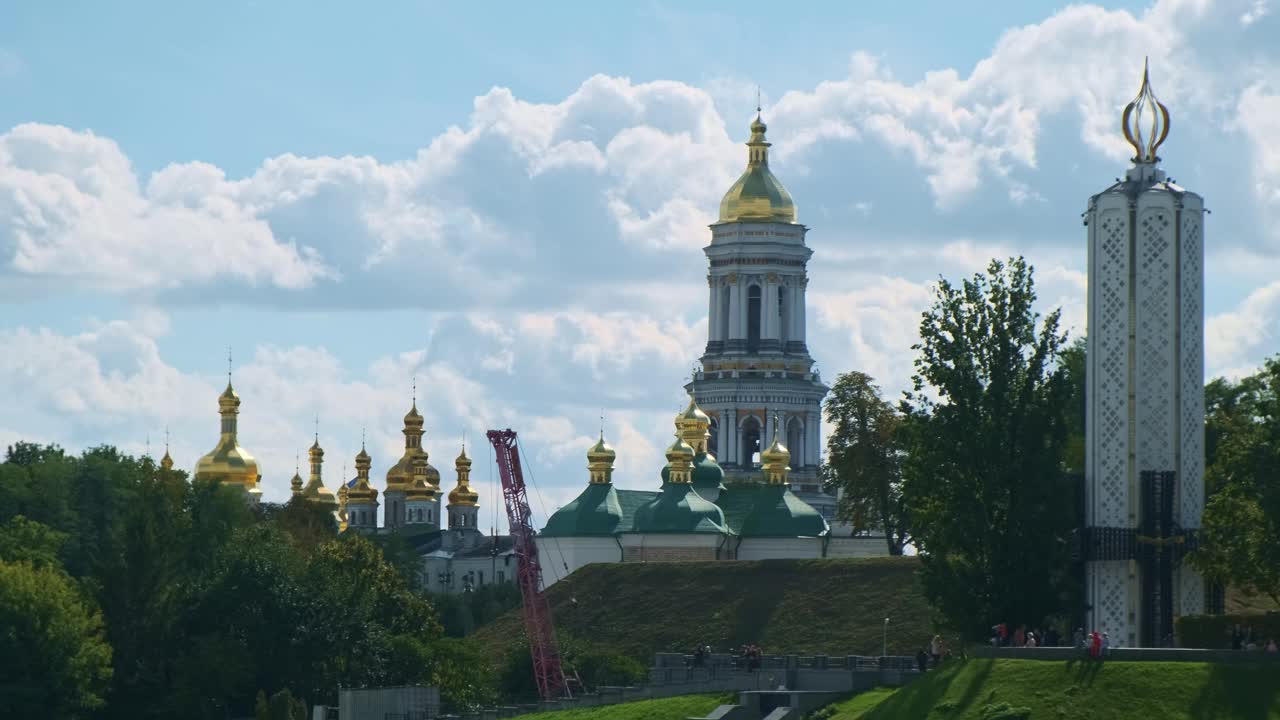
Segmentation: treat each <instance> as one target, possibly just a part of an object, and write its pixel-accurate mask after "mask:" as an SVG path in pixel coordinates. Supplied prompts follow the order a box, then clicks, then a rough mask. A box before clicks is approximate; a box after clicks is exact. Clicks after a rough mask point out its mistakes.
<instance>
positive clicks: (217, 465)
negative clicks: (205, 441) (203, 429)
mask: <svg viewBox="0 0 1280 720" xmlns="http://www.w3.org/2000/svg"><path fill="white" fill-rule="evenodd" d="M239 412H240V397H239V396H238V395H236V391H235V390H233V389H232V387H231V381H230V380H228V381H227V389H226V390H224V391H222V394H221V395H219V396H218V414H219V415H221V416H222V433H221V436H220V437H219V439H218V445H217V447H215V448H214V449H213V450H211V451H209V452H208V453H207V454H206V455H205V456H204V457H202V458H200V459H199V460H197V461H196V471H195V477H196V479H197V480H217V481H218V482H221V483H222V484H224V485H239V486H241V487H242V488H244V489H245V490H246V491H247V492H249V493H250V494H253V495H260V494H261V493H262V491H261V490H259V489H258V481H259V480H261V479H262V475H261V474H260V473H259V472H258V461H257V460H255V459H254V458H253V455H250V454H249V451H248V450H245V449H244V448H242V447H240V444H239V442H238V440H237V438H236V415H238V414H239Z"/></svg>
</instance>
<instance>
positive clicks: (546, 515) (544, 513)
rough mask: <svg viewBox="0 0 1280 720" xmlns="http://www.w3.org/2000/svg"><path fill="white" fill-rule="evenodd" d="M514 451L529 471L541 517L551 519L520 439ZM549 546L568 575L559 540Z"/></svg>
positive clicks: (554, 540) (517, 438)
mask: <svg viewBox="0 0 1280 720" xmlns="http://www.w3.org/2000/svg"><path fill="white" fill-rule="evenodd" d="M516 449H517V450H518V451H519V452H520V457H521V459H523V460H525V461H526V462H525V463H524V467H526V468H528V470H529V484H530V485H533V494H534V496H535V497H537V498H538V508H539V509H541V510H542V516H543V517H544V518H547V519H548V520H550V519H551V513H549V512H547V505H546V503H544V502H543V501H542V493H541V492H539V491H538V480H537V478H535V477H534V476H533V465H532V464H531V463H528V462H527V461H528V459H529V455H528V454H527V453H525V451H524V446H523V445H521V444H520V438H519V437H516ZM551 544H552V545H554V546H555V548H556V555H559V556H560V565H561V566H563V567H564V574H565V576H568V574H569V563H568V562H566V561H565V559H564V553H563V552H561V550H560V538H558V537H556V536H555V535H552V536H551Z"/></svg>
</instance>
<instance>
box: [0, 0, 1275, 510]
mask: <svg viewBox="0 0 1280 720" xmlns="http://www.w3.org/2000/svg"><path fill="white" fill-rule="evenodd" d="M872 5H876V6H874V7H873V6H872ZM962 5H966V4H959V3H947V2H921V3H915V4H913V5H912V6H911V7H910V9H909V10H907V9H903V6H901V5H900V4H899V5H898V6H897V7H894V6H893V4H889V3H884V4H869V3H837V2H830V3H803V4H800V5H799V6H788V7H785V8H784V7H783V6H782V5H779V4H777V3H769V4H765V3H760V2H750V1H742V2H735V3H710V2H706V3H662V2H647V3H646V2H640V3H630V4H618V3H586V2H581V3H577V2H565V3H552V4H545V3H544V4H541V5H537V6H535V5H532V4H523V5H519V6H517V5H510V6H507V7H503V8H500V9H495V7H494V6H492V5H485V4H483V3H448V4H446V3H429V2H384V3H359V4H357V3H336V2H301V1H298V2H265V1H264V2H232V1H228V2H224V3H218V4H216V6H214V5H209V6H202V5H199V4H194V3H160V2H141V1H140V2H132V3H113V4H108V3H93V2H80V3H76V2H63V3H38V2H12V3H4V4H0V342H2V343H3V345H4V347H5V352H4V353H2V354H0V389H3V391H4V395H5V402H3V403H0V444H3V445H8V444H10V443H12V442H15V441H17V440H27V441H32V442H42V443H44V442H55V443H58V444H61V445H63V446H64V447H67V448H69V449H72V450H76V451H79V450H81V449H83V448H86V447H90V446H95V445H99V444H112V445H116V446H118V447H120V448H122V449H124V450H125V451H126V452H131V453H139V454H140V453H143V452H146V451H147V448H148V441H149V447H150V451H151V452H152V453H153V454H154V455H159V454H160V453H162V452H163V444H164V442H165V440H164V438H165V432H166V428H167V429H168V434H169V443H170V449H171V453H172V455H173V457H174V458H175V460H176V462H177V464H178V465H179V466H180V467H184V468H191V467H193V466H194V464H195V461H196V459H197V458H198V457H199V456H200V455H202V454H204V453H205V452H207V451H209V450H210V449H211V448H212V447H213V446H214V444H215V443H216V440H217V432H218V418H217V395H218V393H219V392H220V391H221V390H222V388H223V386H224V385H225V382H226V371H227V354H228V347H230V348H231V358H232V369H233V377H234V382H235V387H236V389H237V391H238V392H239V394H240V397H241V400H242V406H241V416H240V439H241V444H242V445H243V446H244V447H245V448H246V449H248V450H249V451H250V452H251V453H253V454H254V455H255V456H256V457H257V458H258V459H259V462H260V464H261V468H262V473H263V489H264V492H265V495H266V497H267V498H268V499H271V500H283V499H285V498H286V497H287V495H288V491H289V490H288V488H289V478H290V477H291V476H292V475H293V472H294V465H295V458H296V456H297V454H298V453H299V452H300V451H303V452H304V451H305V448H306V447H307V446H308V445H310V443H311V441H312V436H313V433H316V432H317V431H318V434H319V438H320V442H321V444H322V445H323V446H324V448H325V450H326V475H325V477H326V480H327V484H329V486H330V487H336V485H337V482H338V478H339V477H341V476H343V472H344V465H345V474H346V476H351V475H353V474H354V470H353V464H354V460H353V458H354V456H355V454H356V452H357V451H358V450H359V448H360V443H361V437H362V435H363V436H364V437H365V438H366V443H367V446H368V450H369V452H370V454H371V455H372V456H373V477H375V478H378V481H377V482H376V483H375V486H378V487H381V485H382V482H381V478H382V477H383V474H384V473H385V471H386V469H387V468H388V467H389V466H390V465H391V464H393V463H394V462H395V460H396V459H397V458H398V457H399V456H400V454H401V450H402V447H403V438H402V436H401V434H400V429H401V426H402V425H401V421H402V417H403V415H404V413H405V412H406V411H407V410H408V406H409V402H410V399H411V394H412V392H413V386H414V383H415V382H416V392H417V400H418V407H419V408H420V409H421V410H422V412H423V414H424V416H425V417H426V430H427V438H426V441H425V443H424V446H425V447H426V449H427V450H428V451H429V452H430V453H431V461H432V464H434V465H436V467H438V468H440V469H441V471H442V475H443V476H444V478H445V483H444V484H445V485H446V487H448V486H451V484H452V478H453V471H452V467H451V466H452V464H453V458H454V457H455V456H456V455H457V452H458V449H459V448H460V447H461V446H462V444H463V443H464V442H465V443H467V446H468V448H469V452H470V454H471V456H472V457H473V458H475V459H476V465H475V468H474V469H473V479H474V480H475V484H476V485H477V486H478V489H479V490H480V492H481V493H482V500H481V502H482V505H483V506H484V507H485V508H486V510H485V512H486V513H488V512H491V511H493V510H495V503H494V497H495V496H494V493H493V482H492V480H493V478H494V477H495V476H496V471H495V470H494V469H493V465H492V461H491V459H490V458H491V455H490V453H489V451H488V449H487V447H486V446H485V445H484V440H483V434H484V431H485V430H486V429H489V428H496V427H508V426H509V427H512V428H515V429H516V430H517V431H518V432H519V433H520V437H521V438H522V442H523V446H524V450H525V451H526V454H527V457H528V460H527V463H526V465H525V468H526V473H527V474H529V475H530V476H531V477H530V478H527V479H529V480H532V482H533V484H534V485H535V486H536V488H537V490H536V492H535V493H534V498H535V499H534V505H535V507H534V510H535V513H537V514H538V515H539V516H545V514H546V513H547V512H549V511H551V510H553V509H554V508H555V507H556V506H558V505H560V504H563V503H564V502H566V501H567V500H568V499H570V498H572V497H573V496H574V495H576V494H577V493H578V492H579V491H580V489H581V488H582V487H583V485H585V483H586V481H587V473H586V469H585V464H586V460H585V451H586V449H587V447H588V446H589V445H590V444H591V443H592V442H593V441H594V437H595V435H596V434H597V433H598V432H599V431H600V428H601V417H602V416H603V428H604V433H605V436H606V437H607V439H608V440H609V441H610V442H611V443H612V444H613V445H614V446H615V447H616V448H617V450H618V455H619V457H618V468H617V471H616V474H615V480H616V482H618V484H619V485H620V486H623V487H631V488H655V489H656V487H657V486H658V482H659V481H658V470H659V469H660V468H661V466H662V464H663V459H662V455H661V452H662V449H663V448H664V447H665V446H666V445H667V444H668V443H669V442H670V435H671V432H672V425H671V420H672V418H673V416H674V414H675V413H676V412H677V411H678V410H679V409H681V408H682V407H683V404H684V402H685V401H686V399H685V398H684V397H683V391H682V390H681V386H682V384H683V382H684V381H685V379H686V378H687V377H688V375H689V373H690V371H691V368H692V367H693V364H694V363H695V362H696V360H697V358H698V356H699V354H700V352H701V349H702V347H703V345H704V344H705V342H706V313H707V294H706V285H705V282H706V281H705V275H706V261H705V257H704V256H703V254H702V248H703V247H704V246H705V245H706V244H707V243H708V242H709V239H710V234H709V231H708V229H707V225H708V224H709V223H711V222H713V221H714V220H715V216H716V211H717V208H718V204H719V199H720V197H721V195H722V194H723V193H724V191H725V190H727V189H728V187H729V186H730V184H731V183H732V181H733V180H734V178H735V177H736V176H737V174H738V173H740V172H741V170H742V168H743V166H744V165H745V160H746V149H745V148H744V147H743V146H742V143H743V142H745V140H746V138H747V135H748V129H747V126H748V123H749V122H750V120H751V118H752V117H753V115H754V111H755V104H756V97H757V89H758V91H759V93H760V98H761V104H762V105H763V115H764V119H765V120H766V122H767V123H768V124H769V139H770V141H771V142H773V149H772V152H771V166H772V168H773V170H774V172H775V174H777V175H778V176H779V178H780V179H781V180H782V182H783V183H784V184H785V185H786V186H787V187H788V189H789V190H790V192H791V194H792V195H793V197H794V198H795V200H796V203H797V206H798V208H799V218H800V221H801V222H803V223H804V224H806V225H807V226H809V228H810V232H809V236H808V242H809V244H810V246H811V247H812V248H813V249H814V253H815V254H814V257H813V260H812V261H811V262H810V266H809V271H810V278H811V281H810V285H809V321H808V328H809V334H810V335H809V347H810V349H811V351H812V353H813V355H814V356H815V358H816V359H817V361H818V366H819V368H820V370H821V371H822V373H823V376H824V377H825V378H826V379H827V380H831V379H833V378H834V377H835V375H836V374H837V373H839V372H843V371H847V370H853V369H858V370H862V371H864V372H867V373H870V374H871V375H872V376H873V377H875V378H876V379H877V381H878V382H879V383H880V384H881V386H882V387H883V388H884V391H885V393H886V395H887V396H889V397H890V398H893V397H896V396H897V394H898V393H900V392H901V391H902V390H903V389H904V388H905V387H907V385H908V384H909V381H910V375H911V362H912V359H913V353H912V350H911V345H912V343H913V342H915V340H916V328H917V327H918V324H919V317H920V313H921V312H922V311H923V310H925V309H926V308H927V307H928V305H929V302H930V288H931V285H932V283H934V282H935V281H936V280H937V279H938V278H939V277H945V278H949V279H952V280H957V279H959V278H962V277H965V276H968V275H971V274H972V273H974V272H977V271H979V270H981V269H982V268H983V267H985V265H986V264H987V262H988V261H989V260H990V259H991V258H994V257H1008V256H1011V255H1024V256H1026V257H1027V258H1028V259H1029V260H1030V261H1031V262H1032V263H1033V264H1034V266H1035V268H1036V280H1037V288H1038V290H1039V298H1040V303H1039V306H1040V307H1041V309H1042V310H1045V311H1047V310H1049V309H1051V308H1055V307H1056V308H1061V310H1062V312H1063V316H1064V319H1065V321H1066V324H1067V325H1068V326H1069V327H1070V329H1071V332H1072V334H1073V335H1079V334H1082V333H1083V332H1084V329H1085V328H1084V317H1085V292H1086V278H1085V274H1084V268H1085V229H1084V228H1083V226H1082V224H1081V213H1082V212H1083V211H1084V209H1085V206H1086V203H1087V201H1088V198H1089V196H1090V195H1092V194H1093V193H1096V192H1098V191H1100V190H1102V189H1104V188H1105V187H1106V186H1107V185H1109V184H1110V183H1111V182H1112V181H1113V179H1114V178H1116V177H1117V176H1120V175H1121V174H1123V171H1124V170H1125V168H1126V167H1127V166H1128V158H1129V157H1130V155H1131V149H1129V148H1128V147H1127V145H1125V143H1124V141H1123V139H1122V137H1121V135H1120V132H1119V125H1120V123H1119V118H1120V112H1121V110H1122V108H1123V106H1124V105H1125V104H1126V103H1127V102H1128V101H1129V100H1130V99H1131V98H1132V97H1133V96H1134V95H1135V94H1136V92H1137V90H1138V84H1139V80H1140V76H1141V69H1142V63H1143V58H1144V57H1149V58H1150V62H1151V69H1152V82H1153V86H1154V89H1155V91H1156V94H1157V96H1158V97H1159V98H1160V99H1161V100H1162V101H1163V102H1164V103H1165V104H1166V105H1167V106H1168V107H1169V108H1170V112H1171V114H1172V123H1171V124H1172V129H1171V132H1170V135H1169V139H1168V140H1167V141H1166V142H1165V144H1164V146H1163V147H1162V152H1161V155H1162V157H1163V158H1164V162H1163V167H1164V168H1165V169H1166V170H1167V171H1168V172H1169V173H1170V175H1171V176H1172V177H1173V178H1174V179H1175V180H1177V182H1178V183H1179V184H1180V185H1183V186H1185V187H1187V188H1189V189H1191V190H1194V191H1196V192H1199V193H1201V194H1202V195H1204V196H1205V198H1206V204H1207V206H1208V207H1209V208H1210V210H1211V215H1210V216H1209V219H1208V221H1207V227H1206V243H1205V244H1206V256H1207V257H1206V310H1207V320H1206V367H1207V373H1208V374H1209V376H1211V377H1212V376H1218V375H1226V376H1230V377H1237V376H1239V375H1241V374H1245V373H1248V372H1250V371H1251V369H1252V368H1255V367H1257V366H1258V365H1259V364H1260V363H1261V361H1262V360H1263V359H1265V358H1267V357H1270V356H1272V355H1275V354H1276V353H1277V352H1278V351H1280V342H1278V341H1277V336H1276V331H1275V329H1274V328H1275V327H1276V326H1277V321H1278V320H1280V277H1278V274H1277V272H1276V271H1277V268H1280V262H1278V261H1280V12H1277V8H1275V7H1273V6H1272V4H1271V3H1269V2H1267V1H1265V0H1241V1H1239V2H1226V1H1221V2H1220V1H1218V0H1157V1H1156V2H1154V3H1151V4H1145V3H1119V4H1107V5H1092V4H1077V5H1061V4H1056V3H1042V2H1025V1H1023V2H1003V1H1000V2H988V3H981V4H977V5H979V7H978V8H976V9H975V8H974V7H961V6H962ZM370 6H371V7H370ZM303 459H304V461H305V455H304V457H303ZM304 474H305V467H304ZM497 524H498V526H499V528H501V527H502V526H504V525H505V522H503V521H501V520H498V521H497Z"/></svg>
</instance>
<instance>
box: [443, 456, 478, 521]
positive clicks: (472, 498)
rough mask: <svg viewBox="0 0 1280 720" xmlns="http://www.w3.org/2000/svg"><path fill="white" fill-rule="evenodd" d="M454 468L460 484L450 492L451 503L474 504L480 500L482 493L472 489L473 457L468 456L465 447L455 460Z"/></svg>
mask: <svg viewBox="0 0 1280 720" xmlns="http://www.w3.org/2000/svg"><path fill="white" fill-rule="evenodd" d="M453 468H454V470H455V471H456V472H457V473H458V484H457V485H456V486H455V487H454V488H453V490H451V491H450V492H449V504H450V505H460V506H468V507H469V506H474V505H475V504H476V503H477V502H478V501H479V500H480V494H479V493H477V492H476V491H475V490H472V489H471V458H469V457H467V449H466V448H465V447H464V448H462V452H461V453H459V454H458V458H457V459H456V460H454V461H453Z"/></svg>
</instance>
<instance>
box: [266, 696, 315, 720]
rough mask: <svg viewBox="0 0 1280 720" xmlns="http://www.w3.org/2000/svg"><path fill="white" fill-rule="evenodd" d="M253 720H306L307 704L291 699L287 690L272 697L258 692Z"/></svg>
mask: <svg viewBox="0 0 1280 720" xmlns="http://www.w3.org/2000/svg"><path fill="white" fill-rule="evenodd" d="M253 717H254V720H307V704H306V703H305V702H303V701H301V700H297V699H295V698H294V697H293V693H291V692H289V689H288V688H285V689H284V690H281V691H280V692H278V693H276V694H275V695H272V696H271V698H270V699H267V694H266V693H265V692H263V691H261V690H259V691H258V699H257V701H256V702H255V703H254V708H253Z"/></svg>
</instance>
